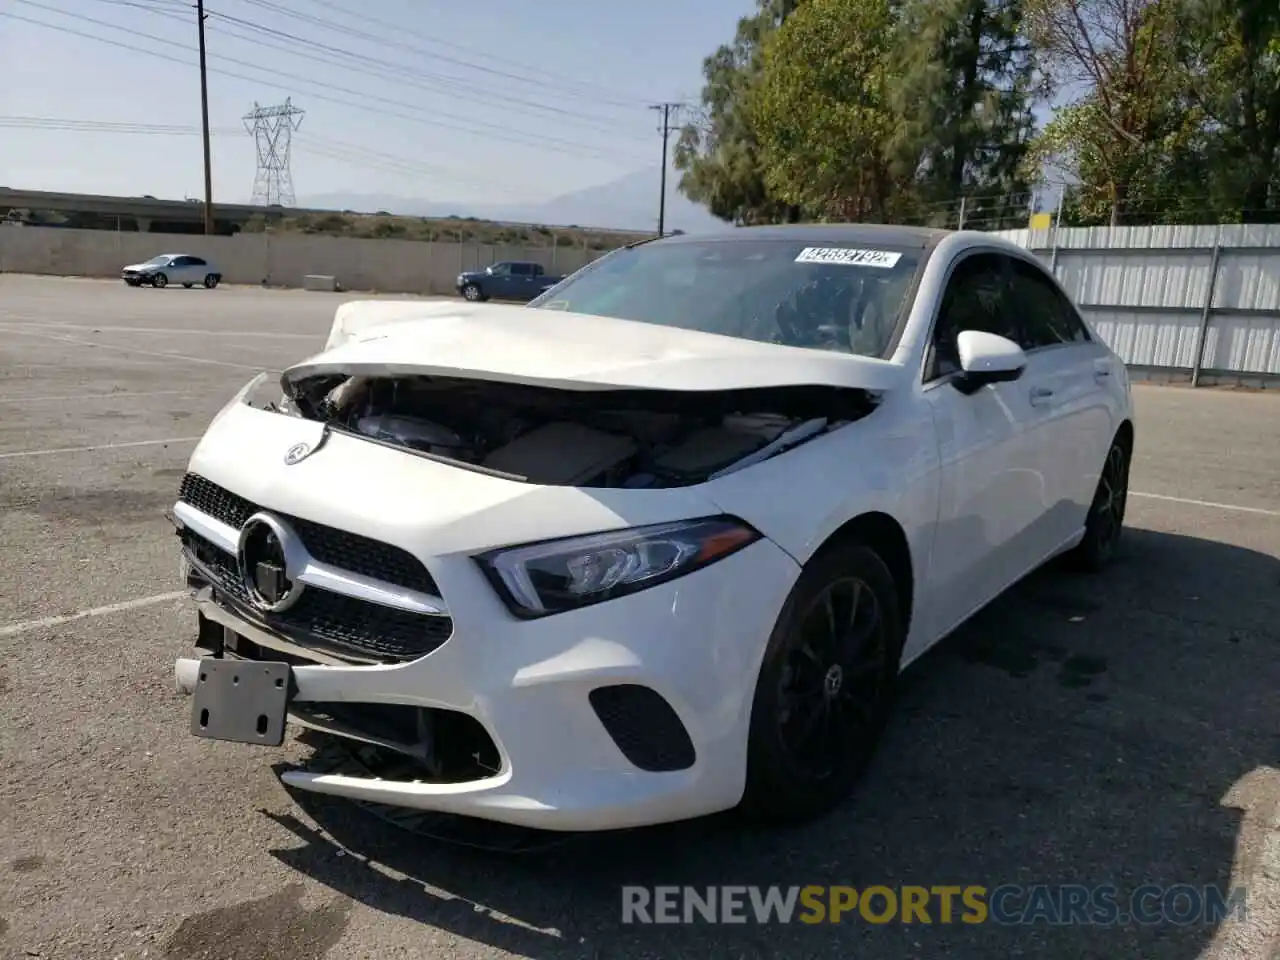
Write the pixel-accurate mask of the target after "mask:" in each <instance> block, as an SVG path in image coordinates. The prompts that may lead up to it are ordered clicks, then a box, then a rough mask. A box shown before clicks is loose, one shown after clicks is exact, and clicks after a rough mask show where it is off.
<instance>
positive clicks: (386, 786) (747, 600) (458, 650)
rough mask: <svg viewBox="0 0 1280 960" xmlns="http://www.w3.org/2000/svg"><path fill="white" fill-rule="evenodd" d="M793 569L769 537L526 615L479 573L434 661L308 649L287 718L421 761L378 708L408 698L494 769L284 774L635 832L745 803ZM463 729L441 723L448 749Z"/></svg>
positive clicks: (295, 779)
mask: <svg viewBox="0 0 1280 960" xmlns="http://www.w3.org/2000/svg"><path fill="white" fill-rule="evenodd" d="M797 575H798V568H797V567H796V565H795V563H794V562H793V561H792V560H791V558H790V557H788V556H787V555H786V554H785V553H783V552H782V551H781V550H780V549H779V548H777V547H776V546H774V545H773V544H772V543H770V542H769V541H767V540H764V541H759V542H757V543H755V544H753V545H752V546H750V547H748V548H746V549H744V550H741V551H739V552H738V553H737V554H735V555H733V556H730V557H728V558H726V559H724V560H723V561H721V562H719V563H716V564H713V565H711V566H709V567H706V568H704V569H702V570H698V571H695V572H693V573H691V574H689V575H687V576H685V577H682V578H679V579H677V580H674V581H671V582H670V583H667V584H663V585H659V586H655V587H652V588H650V589H648V590H643V591H640V592H638V593H635V594H632V595H629V596H624V597H619V598H616V599H614V600H610V601H607V602H604V603H600V604H595V605H592V606H589V607H585V608H581V609H578V610H574V611H569V612H566V613H561V614H557V615H555V616H550V617H544V618H541V619H536V620H531V621H521V620H517V619H515V618H513V617H510V616H508V615H506V613H505V611H501V612H499V610H500V608H499V606H498V604H497V602H496V599H491V597H490V595H489V594H487V593H484V591H487V590H488V585H487V584H485V583H482V582H479V581H477V583H476V590H477V595H476V597H475V598H474V599H475V600H476V601H477V603H476V607H487V608H488V615H486V616H484V617H483V618H482V619H480V620H478V621H473V619H472V617H471V616H468V615H467V613H468V612H470V610H471V609H472V604H471V603H466V604H458V605H457V606H456V607H455V608H454V612H455V624H456V628H455V632H454V635H453V636H452V637H450V638H449V640H448V641H447V642H445V643H443V644H442V645H441V646H440V647H438V648H437V649H435V650H433V651H432V652H431V653H429V654H427V655H426V656H424V657H421V658H419V659H416V660H412V661H410V662H407V663H394V664H382V663H379V664H348V663H314V662H308V658H301V659H299V658H295V662H294V663H293V665H292V666H291V688H292V695H291V697H290V700H289V706H288V715H289V719H290V720H291V721H293V722H294V723H296V724H300V725H302V726H307V727H313V728H318V729H322V730H325V731H327V732H329V733H332V734H336V735H337V736H339V737H343V738H344V739H347V740H349V741H354V742H356V743H357V744H358V743H360V742H363V743H366V744H374V745H376V746H379V747H387V746H391V748H392V749H394V750H397V751H399V755H400V756H401V757H402V758H404V759H405V760H406V762H407V763H408V764H409V766H410V769H411V770H412V769H413V764H414V763H415V762H416V760H414V758H413V757H412V756H411V754H412V753H413V750H414V749H416V748H411V747H407V746H406V745H405V743H403V742H401V743H399V744H398V745H397V744H396V743H395V741H396V739H397V738H396V736H395V735H394V733H388V732H387V730H388V729H390V727H387V726H382V727H377V725H376V724H374V723H373V720H374V719H378V718H379V717H386V716H389V715H390V714H396V713H398V712H400V711H403V712H404V713H405V714H414V715H415V716H419V717H420V715H424V714H430V715H432V716H433V717H441V716H443V717H445V719H446V720H448V719H450V718H452V719H454V720H458V721H465V723H464V724H463V726H465V725H466V724H470V725H471V727H470V728H468V729H470V730H472V731H474V732H473V733H469V734H468V736H478V737H480V738H481V739H484V740H486V741H487V742H489V744H490V745H491V747H492V750H493V752H492V758H493V761H492V764H491V766H488V767H487V769H483V770H480V771H478V772H473V773H471V774H469V775H467V776H466V777H463V778H456V777H455V778H452V779H448V778H445V779H441V778H438V777H436V776H434V775H433V774H430V773H428V772H427V769H426V767H425V766H424V767H423V768H422V770H421V772H417V773H409V774H407V775H403V776H402V775H400V773H399V771H400V770H403V769H404V766H403V765H402V766H401V767H398V768H397V772H396V773H395V774H393V775H391V776H379V777H363V776H351V775H347V774H346V773H317V772H310V771H289V772H286V773H284V774H282V777H281V779H282V780H283V781H284V782H285V783H286V784H288V785H289V786H291V787H295V788H298V789H301V790H306V791H311V792H315V793H324V794H330V795H334V796H340V797H346V798H349V799H353V800H359V801H366V802H372V803H381V804H387V805H390V806H397V807H407V808H412V809H418V810H423V811H431V812H438V813H448V814H457V815H462V816H469V817H478V818H482V819H488V820H494V821H500V822H503V823H508V824H514V825H518V826H524V827H534V828H539V829H548V830H564V831H589V830H609V829H622V828H628V827H635V826H643V825H648V824H654V823H661V822H669V821H672V820H681V819H686V818H689V817H696V816H701V815H705V814H709V813H715V812H718V811H721V810H726V809H729V808H732V807H733V806H735V805H736V804H737V803H738V802H739V800H740V799H741V796H742V790H743V786H744V783H745V775H746V746H747V730H748V726H749V723H750V707H751V702H752V699H753V696H754V692H755V680H756V676H757V675H758V671H759V666H760V662H759V661H760V656H761V653H762V651H763V650H764V647H765V645H766V642H767V639H768V635H769V632H770V631H771V629H772V627H773V623H774V620H775V618H776V616H777V611H778V610H779V609H780V608H781V605H782V603H783V601H784V599H785V596H786V593H787V592H788V591H789V590H790V588H791V585H792V584H793V583H794V582H795V578H796V576H797ZM453 595H456V594H453ZM481 596H483V597H484V601H483V602H482V603H481V602H479V601H480V597H481ZM201 607H202V610H204V611H207V612H208V613H209V615H210V616H214V617H216V618H217V619H218V621H219V626H220V627H221V628H223V629H225V630H228V631H232V632H234V633H236V634H243V635H245V636H246V637H248V638H249V639H250V640H251V641H253V644H251V649H252V650H253V651H254V652H253V653H251V654H250V657H249V659H259V660H263V661H273V660H274V661H279V660H287V659H289V657H288V656H287V655H286V654H284V653H283V651H284V649H285V648H284V647H283V646H277V645H275V643H274V641H273V638H272V637H270V636H269V635H267V634H265V633H264V632H263V631H261V630H260V629H258V628H256V627H254V626H253V625H251V624H248V623H244V622H242V621H239V620H238V619H237V618H235V617H233V616H231V615H230V614H228V613H227V611H225V610H222V609H221V608H218V607H215V606H213V605H212V603H211V601H209V600H208V599H205V600H203V601H201ZM464 611H466V612H464ZM204 615H205V614H204V613H203V612H202V614H201V616H202V617H204ZM202 629H203V627H202ZM255 644H256V645H255ZM294 650H295V651H296V648H294ZM236 656H243V653H242V652H240V651H237V653H236ZM203 659H204V658H200V657H184V658H182V659H179V660H178V661H177V663H176V664H175V667H174V680H175V684H176V687H177V690H178V691H179V692H180V693H185V694H192V693H193V692H194V691H195V689H196V686H197V683H198V682H199V677H200V674H201V665H202V661H203ZM317 718H319V720H318V719H317ZM335 718H337V719H336V720H335ZM418 722H419V724H420V723H421V719H419V721H418ZM409 725H410V726H412V724H411V723H410V724H409ZM375 727H377V728H376V729H375ZM462 728H463V727H462V726H459V725H457V724H454V725H453V726H449V725H447V724H446V725H444V726H439V728H438V730H439V732H438V741H439V744H440V746H441V747H448V745H449V741H450V739H451V738H457V737H458V736H460V734H459V733H458V731H459V730H461V729H462ZM481 731H482V732H481ZM400 739H401V740H402V741H403V740H404V738H400ZM469 742H470V740H468V743H469ZM466 749H467V750H470V747H467V748H466ZM379 772H381V771H379Z"/></svg>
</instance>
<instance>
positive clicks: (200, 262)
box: [185, 257, 209, 283]
mask: <svg viewBox="0 0 1280 960" xmlns="http://www.w3.org/2000/svg"><path fill="white" fill-rule="evenodd" d="M185 272H186V282H187V283H204V278H205V274H207V273H208V272H209V263H208V261H207V260H204V259H202V258H200V257H187V266H186V271H185Z"/></svg>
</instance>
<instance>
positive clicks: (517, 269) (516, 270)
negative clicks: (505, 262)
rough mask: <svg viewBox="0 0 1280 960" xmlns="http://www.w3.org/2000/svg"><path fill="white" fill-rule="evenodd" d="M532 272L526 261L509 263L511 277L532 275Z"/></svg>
mask: <svg viewBox="0 0 1280 960" xmlns="http://www.w3.org/2000/svg"><path fill="white" fill-rule="evenodd" d="M532 273H533V270H531V269H530V267H529V264H527V263H513V264H512V265H511V275H512V276H513V277H527V276H530V275H532Z"/></svg>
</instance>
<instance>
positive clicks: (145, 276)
mask: <svg viewBox="0 0 1280 960" xmlns="http://www.w3.org/2000/svg"><path fill="white" fill-rule="evenodd" d="M120 276H121V278H122V279H123V280H124V282H125V283H127V284H128V285H129V286H131V287H140V286H142V285H143V284H144V283H145V284H150V285H151V286H153V287H167V286H168V285H169V284H171V283H180V284H182V285H183V286H184V287H187V288H188V289H190V288H191V287H194V286H195V285H196V284H197V283H199V284H202V285H204V286H206V287H208V288H209V289H210V290H212V289H213V288H214V287H216V286H217V285H218V282H219V281H220V280H221V279H222V273H221V271H220V270H218V268H217V267H215V266H214V265H213V264H212V263H210V262H209V261H208V260H205V259H204V258H203V257H195V256H192V255H191V254H189V253H162V254H160V256H158V257H152V258H151V259H150V260H148V261H147V262H146V263H131V264H129V266H127V267H125V268H124V269H123V270H121V271H120Z"/></svg>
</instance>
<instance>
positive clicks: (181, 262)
mask: <svg viewBox="0 0 1280 960" xmlns="http://www.w3.org/2000/svg"><path fill="white" fill-rule="evenodd" d="M169 282H170V283H190V282H191V258H190V257H188V256H185V255H184V256H179V257H174V258H173V260H172V261H170V263H169Z"/></svg>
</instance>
